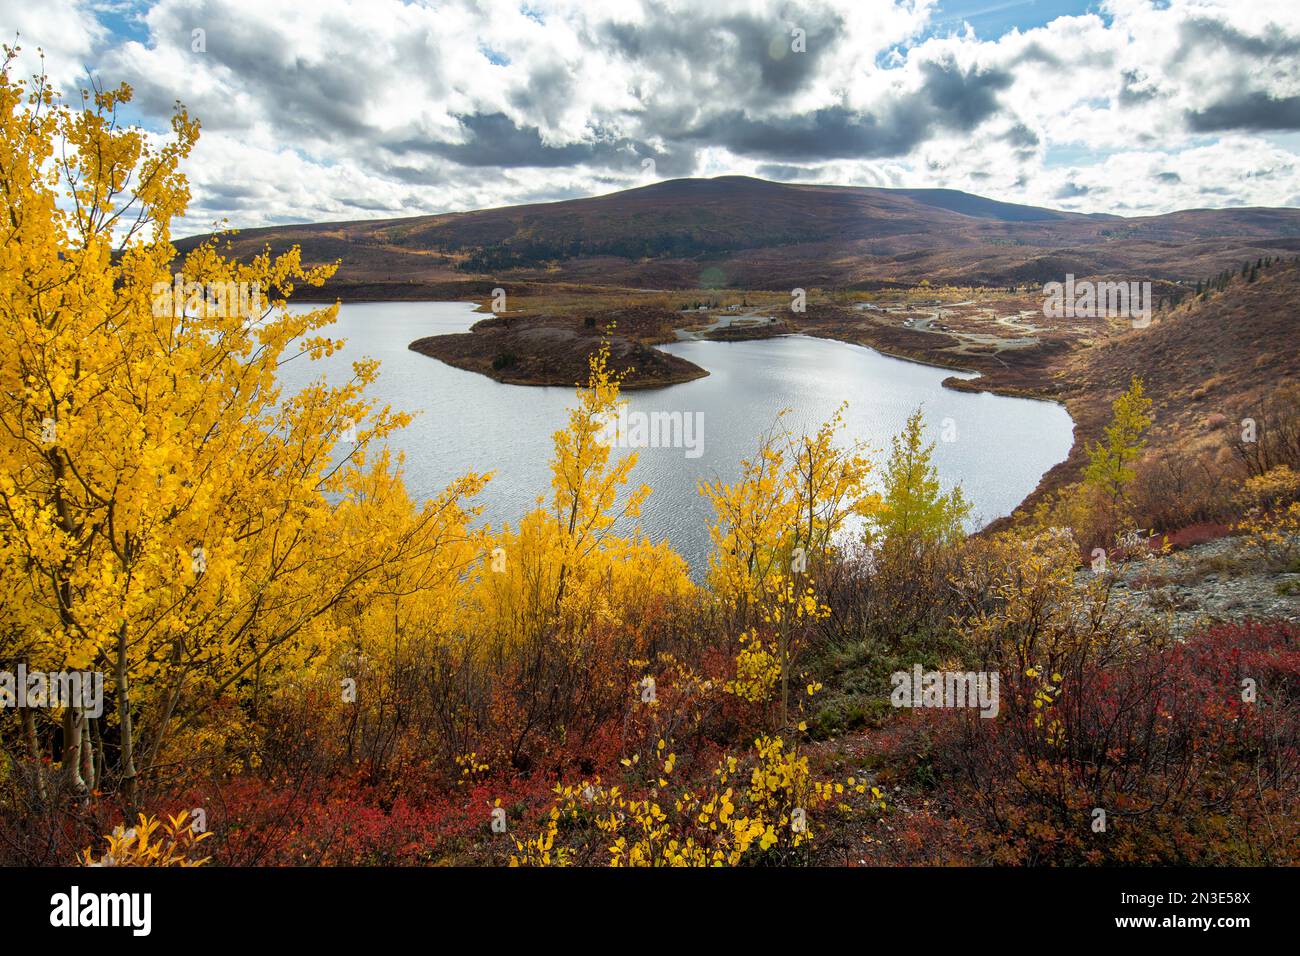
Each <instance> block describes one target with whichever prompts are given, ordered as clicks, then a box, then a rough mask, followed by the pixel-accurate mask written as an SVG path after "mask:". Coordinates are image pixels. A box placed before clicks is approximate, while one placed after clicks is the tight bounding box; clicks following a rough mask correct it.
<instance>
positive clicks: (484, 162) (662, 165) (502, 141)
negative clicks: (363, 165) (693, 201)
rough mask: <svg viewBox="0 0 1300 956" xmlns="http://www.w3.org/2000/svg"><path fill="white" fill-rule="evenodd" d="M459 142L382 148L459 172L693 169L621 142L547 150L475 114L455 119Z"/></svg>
mask: <svg viewBox="0 0 1300 956" xmlns="http://www.w3.org/2000/svg"><path fill="white" fill-rule="evenodd" d="M457 119H458V121H459V122H460V125H461V128H462V130H463V131H464V139H465V141H464V142H460V143H448V142H442V141H439V140H428V139H412V138H406V139H402V140H398V141H396V142H391V143H386V144H385V145H387V146H388V148H389V149H391V150H393V151H394V152H398V153H401V152H422V153H432V154H434V155H436V156H441V157H442V158H444V159H448V160H451V161H452V162H454V163H457V164H459V165H461V166H495V167H501V168H515V167H525V166H535V167H546V168H554V167H558V166H578V165H596V166H601V167H604V168H607V169H620V170H624V171H627V172H636V171H638V170H640V169H641V168H642V163H643V162H644V160H646V159H652V160H654V163H655V168H656V170H657V171H658V172H660V173H665V172H666V173H669V174H673V173H676V172H681V173H689V172H690V171H692V170H693V169H694V168H695V161H694V157H693V155H691V154H689V153H681V152H676V151H674V152H666V151H662V150H656V149H654V148H653V147H651V146H650V145H648V144H646V143H642V142H639V141H637V140H633V139H629V138H626V137H602V136H601V135H600V134H599V131H598V132H597V137H596V138H595V139H594V140H593V141H592V142H580V143H566V144H563V145H557V146H551V145H548V144H547V143H545V142H544V141H543V139H542V134H541V130H540V129H539V128H538V127H536V126H516V125H515V123H514V122H513V121H512V120H511V119H510V118H509V117H508V116H506V115H505V114H503V113H475V114H473V115H470V116H459V117H457Z"/></svg>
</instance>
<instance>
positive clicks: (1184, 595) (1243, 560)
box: [1081, 537, 1300, 634]
mask: <svg viewBox="0 0 1300 956" xmlns="http://www.w3.org/2000/svg"><path fill="white" fill-rule="evenodd" d="M1113 572H1114V574H1115V576H1116V581H1115V590H1114V592H1113V596H1114V598H1115V600H1117V601H1121V602H1123V603H1125V604H1127V605H1129V606H1131V607H1134V608H1136V609H1138V610H1140V611H1141V612H1143V613H1150V614H1157V615H1160V616H1162V617H1164V618H1165V619H1166V620H1167V621H1168V623H1169V625H1170V627H1171V629H1172V630H1173V632H1174V633H1175V634H1185V633H1187V632H1188V631H1189V630H1191V629H1193V628H1194V627H1196V626H1197V625H1199V624H1201V623H1204V622H1207V621H1237V620H1244V619H1246V618H1256V619H1261V620H1262V619H1266V618H1280V619H1284V620H1288V621H1300V565H1297V564H1295V563H1293V564H1292V565H1291V566H1290V567H1287V566H1285V565H1279V564H1278V563H1277V562H1271V563H1270V562H1268V561H1266V560H1265V559H1264V558H1263V557H1261V556H1260V555H1258V554H1256V553H1254V552H1253V551H1252V550H1251V549H1250V548H1249V547H1248V546H1247V545H1246V541H1245V539H1243V538H1239V537H1226V538H1220V539H1218V540H1216V541H1210V542H1207V543H1206V544H1201V545H1196V546H1194V547H1190V548H1186V549H1184V550H1181V551H1176V552H1172V553H1169V554H1163V555H1155V554H1153V555H1152V556H1151V557H1148V558H1143V559H1140V560H1132V561H1126V562H1124V563H1122V564H1118V565H1116V566H1115V567H1114V568H1113ZM1090 573H1091V572H1089V571H1084V572H1081V576H1087V575H1088V574H1090Z"/></svg>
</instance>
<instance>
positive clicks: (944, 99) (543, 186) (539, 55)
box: [0, 0, 1300, 230]
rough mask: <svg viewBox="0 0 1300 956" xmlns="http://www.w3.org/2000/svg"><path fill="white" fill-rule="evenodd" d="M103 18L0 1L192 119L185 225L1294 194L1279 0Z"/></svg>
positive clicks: (195, 7) (318, 5)
mask: <svg viewBox="0 0 1300 956" xmlns="http://www.w3.org/2000/svg"><path fill="white" fill-rule="evenodd" d="M97 10H98V11H99V12H100V13H103V12H104V9H103V8H102V7H95V6H92V5H91V4H89V3H86V2H82V3H77V2H76V0H49V2H47V3H45V4H42V5H39V6H38V5H36V4H18V3H14V2H12V0H0V11H4V12H5V13H6V22H16V23H18V24H19V26H20V28H21V29H22V30H23V34H24V42H25V43H27V42H30V44H31V45H32V46H35V45H36V44H37V43H40V44H42V45H43V46H44V47H45V48H46V50H47V53H48V59H47V66H48V69H49V70H50V72H51V75H52V76H53V77H54V78H55V79H56V81H57V82H59V83H60V84H62V85H64V86H65V87H67V86H69V85H70V84H73V83H75V81H76V79H77V75H78V73H79V72H81V63H83V62H84V63H86V64H88V65H90V66H92V67H93V68H94V69H95V70H97V71H98V72H99V74H100V75H101V77H102V79H103V80H104V81H105V82H108V83H116V82H117V81H119V80H123V79H125V80H126V81H128V82H130V83H131V84H132V86H133V87H134V88H135V89H136V91H137V100H136V106H137V108H138V109H139V110H140V114H141V115H142V116H143V117H144V118H145V121H146V122H148V123H149V124H150V125H152V126H154V127H155V128H161V126H162V125H163V122H164V121H165V118H166V116H167V114H168V112H169V111H170V108H171V104H172V103H173V101H174V100H177V99H180V100H182V101H183V102H184V103H185V104H186V106H187V107H188V108H189V109H190V111H191V113H193V114H194V115H196V116H198V117H199V118H200V119H201V120H202V122H203V127H204V138H203V139H202V140H201V142H200V145H199V147H198V148H197V149H196V151H195V154H194V156H193V159H192V162H191V164H190V166H189V169H188V172H189V174H190V176H191V180H192V182H193V185H194V195H195V202H194V206H193V209H192V211H191V215H190V217H189V218H188V219H187V220H186V222H185V223H184V229H191V230H204V229H207V228H209V227H210V225H211V223H212V222H213V221H214V220H215V219H218V218H220V217H222V216H226V217H228V218H229V220H230V221H231V223H232V224H234V225H237V226H255V225H262V224H267V223H273V222H286V221H312V220H316V221H320V220H326V219H339V218H362V217H368V216H396V215H404V214H418V213H425V212H435V211H443V210H450V209H467V208H476V207H482V206H490V205H502V204H507V203H513V202H520V201H536V200H540V199H546V198H560V197H568V196H573V195H584V194H594V193H603V192H609V191H611V190H612V189H615V188H619V187H620V186H623V185H627V186H631V185H639V184H642V183H644V182H645V181H646V180H645V177H644V175H643V172H642V169H641V162H642V160H643V159H644V158H646V157H653V158H654V159H655V162H656V167H657V172H658V174H659V175H660V176H661V177H665V178H667V177H671V176H676V175H717V174H723V173H745V174H754V175H768V176H774V177H777V178H786V179H797V178H804V179H814V180H817V181H824V182H830V181H837V182H843V183H847V184H862V185H885V184H888V185H906V186H946V187H950V188H960V189H967V190H969V191H972V192H978V193H982V194H985V195H991V196H994V197H995V198H999V199H1004V200H1011V201H1020V202H1032V203H1039V204H1045V205H1053V206H1059V207H1063V208H1072V209H1077V210H1081V211H1110V212H1125V213H1130V214H1131V213H1137V212H1163V211H1169V210H1172V209H1176V208H1182V207H1186V206H1189V205H1210V204H1214V205H1230V204H1265V205H1267V204H1280V203H1285V202H1288V201H1291V200H1293V199H1294V197H1295V196H1296V195H1298V194H1300V166H1298V164H1297V161H1296V160H1297V157H1296V155H1295V153H1294V152H1292V151H1291V150H1290V149H1289V148H1288V137H1286V136H1285V135H1281V134H1285V133H1286V132H1287V131H1288V130H1289V131H1294V130H1296V129H1300V55H1297V54H1298V53H1300V6H1297V5H1296V4H1294V3H1293V2H1291V0H1265V2H1261V3H1256V4H1252V6H1251V9H1250V15H1249V16H1248V17H1244V16H1242V15H1241V12H1240V8H1239V7H1235V6H1234V5H1229V4H1226V3H1218V2H1207V0H1174V2H1172V3H1169V4H1160V5H1156V4H1155V3H1152V2H1144V0H1107V2H1105V3H1103V5H1102V6H1101V8H1100V12H1097V13H1090V14H1086V15H1081V16H1072V17H1061V18H1058V19H1056V20H1054V21H1052V22H1051V23H1048V24H1047V25H1045V26H1042V27H1038V28H1035V29H1030V30H1025V31H1023V32H1021V31H1017V30H1012V31H1011V32H1009V33H1006V34H1005V35H1003V36H1001V37H998V38H995V39H987V40H981V39H978V38H977V37H976V36H975V35H974V33H973V32H972V31H970V30H961V31H957V32H955V33H952V34H950V35H945V36H931V37H929V38H927V39H922V37H923V36H924V35H925V31H926V28H927V25H928V24H929V23H930V22H931V20H932V18H933V16H934V10H933V4H932V3H930V2H915V3H886V2H877V3H864V2H860V0H835V2H804V3H797V4H796V3H790V2H788V0H720V2H718V3H710V4H708V5H700V4H698V3H693V2H687V0H617V2H608V3H600V4H591V3H581V2H578V0H536V2H533V3H530V4H529V5H528V6H522V5H520V4H519V3H517V2H514V0H483V2H478V3H473V2H469V0H451V2H446V3H441V4H438V5H436V6H434V5H431V4H424V3H406V4H404V3H399V2H397V0H364V2H363V0H313V2H312V3H310V4H303V3H300V2H298V3H288V2H284V0H159V2H157V3H154V4H153V5H152V6H150V7H149V8H148V9H147V10H146V11H145V12H144V13H143V15H142V16H141V17H140V26H141V28H142V32H141V34H140V38H138V39H131V38H129V37H124V36H121V35H120V34H119V35H115V34H113V33H111V32H110V31H109V30H108V29H107V28H105V27H104V26H102V25H101V23H100V20H99V19H97V16H96V11H97ZM118 19H120V12H119V14H118V17H114V18H110V17H104V22H105V23H113V24H114V25H116V23H117V20H118ZM795 28H798V29H799V30H802V31H803V33H804V36H805V37H806V41H805V42H806V45H807V52H804V53H798V52H794V51H793V50H791V49H789V48H788V46H789V43H790V42H791V36H792V33H791V31H792V30H794V29H795ZM195 29H201V30H203V31H205V36H204V39H205V43H206V50H205V51H204V52H195V51H194V50H193V49H192V37H193V31H194V30H195ZM1291 139H1292V140H1293V139H1294V138H1293V137H1292V138H1291ZM1062 157H1066V160H1068V161H1066V160H1063V159H1062ZM1120 186H1123V189H1122V190H1121V189H1119V188H1118V187H1120ZM1210 190H1217V191H1215V192H1211V191H1210Z"/></svg>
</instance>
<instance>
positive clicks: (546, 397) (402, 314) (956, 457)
mask: <svg viewBox="0 0 1300 956" xmlns="http://www.w3.org/2000/svg"><path fill="white" fill-rule="evenodd" d="M304 308H305V307H304ZM474 308H475V307H474V305H473V304H471V303H463V302H383V303H354V304H351V305H344V306H342V307H341V309H340V311H339V320H338V322H337V324H336V325H334V326H333V327H332V328H328V329H325V330H323V332H324V334H327V335H330V336H331V337H334V338H345V339H346V340H347V345H346V347H345V348H343V349H341V350H340V351H338V352H336V353H335V354H334V355H333V356H331V357H330V358H328V359H325V360H322V361H320V362H315V363H312V362H308V361H306V360H305V358H303V359H298V360H296V361H294V362H291V363H289V364H287V365H286V366H285V367H284V369H283V370H282V371H281V380H282V382H283V383H284V385H285V387H286V389H292V388H294V387H296V386H301V385H302V384H305V383H306V381H308V380H309V379H311V378H313V377H316V376H319V375H320V374H322V373H323V374H325V375H326V376H327V377H328V378H329V380H330V381H331V382H336V383H342V382H343V381H346V380H347V379H348V378H349V377H350V376H351V362H352V361H353V360H355V359H357V358H360V357H362V356H368V357H371V358H376V359H379V360H380V361H381V363H382V364H381V367H380V374H379V380H378V382H377V383H376V384H375V386H374V387H373V388H372V390H371V395H372V396H373V397H374V398H375V399H377V400H378V401H379V402H380V403H381V404H382V403H387V404H389V405H392V406H393V407H394V408H395V409H401V410H403V411H407V412H410V413H412V414H413V415H415V420H414V421H413V422H412V423H411V424H410V425H409V426H407V427H406V428H405V429H403V430H402V431H400V432H399V433H397V435H396V436H395V437H394V438H393V439H391V440H390V442H391V444H392V445H393V447H394V449H395V450H399V451H401V452H403V453H405V456H406V465H405V481H406V486H407V489H408V491H409V492H410V494H411V496H412V497H413V498H414V499H416V500H417V501H420V500H423V499H425V498H428V497H431V496H432V495H434V494H436V493H437V492H438V491H440V490H441V489H442V488H443V487H445V486H446V485H447V484H448V483H449V482H451V481H452V480H453V479H455V478H456V477H457V476H459V475H462V474H464V473H465V472H467V471H479V472H486V471H489V470H495V472H496V475H495V477H494V478H493V480H492V481H491V482H490V483H489V485H488V486H487V488H486V489H485V490H484V491H483V493H482V494H481V495H480V496H479V499H478V501H479V503H480V504H482V505H484V513H483V517H484V520H486V521H487V522H488V523H490V524H492V525H494V526H499V525H500V524H501V523H503V522H510V523H514V522H516V521H518V519H519V518H520V517H521V516H522V515H523V514H524V513H525V512H527V511H528V510H529V509H530V508H532V507H533V506H534V503H535V501H536V498H537V496H538V495H545V496H547V498H548V499H549V496H550V471H549V468H548V465H547V461H548V459H549V458H550V454H551V436H552V434H553V433H554V432H555V431H556V430H557V429H559V428H561V427H563V425H564V424H565V420H566V418H565V411H566V409H567V408H568V407H569V406H570V405H571V404H572V403H573V402H574V401H575V396H574V390H573V389H571V388H558V387H556V388H539V387H534V386H519V385H502V384H500V383H498V382H494V381H492V380H491V379H489V378H487V377H485V376H482V375H478V374H476V373H473V372H465V371H462V370H460V369H455V368H452V367H450V366H448V365H444V364H443V363H442V362H439V361H438V360H436V359H432V358H429V357H427V356H424V355H419V354H417V353H415V352H412V351H410V350H409V349H408V348H407V346H408V345H409V344H410V343H411V342H412V341H414V340H415V339H417V338H421V337H422V336H426V335H438V334H442V333H446V332H458V331H464V330H466V329H468V328H469V327H470V326H471V325H473V324H474V322H476V321H477V320H478V319H480V318H482V317H483V316H482V314H480V313H475V312H474ZM663 348H664V350H665V351H668V352H672V353H673V354H675V355H680V356H682V357H683V358H686V359H689V360H690V361H692V362H694V363H695V364H697V365H699V366H701V367H703V368H706V369H708V370H709V372H710V374H709V376H708V377H707V378H702V379H698V380H696V381H693V382H687V383H684V384H681V385H673V386H670V387H668V388H663V389H654V390H650V391H633V392H627V393H625V397H626V398H627V399H628V402H629V405H628V408H629V412H644V413H652V412H682V413H695V412H699V413H702V419H697V420H702V423H703V441H702V444H701V446H700V449H699V451H700V454H699V455H698V457H688V454H690V455H694V454H695V452H692V451H690V449H683V448H642V449H640V450H639V457H638V461H637V465H636V467H635V469H633V473H632V475H633V481H634V482H637V483H642V482H643V483H646V484H649V485H650V486H651V487H652V488H653V489H654V491H653V493H652V494H651V495H650V497H649V499H648V501H647V502H646V505H645V507H644V509H643V511H642V515H641V519H640V523H641V526H642V528H643V530H644V531H645V532H646V533H647V534H648V535H649V536H650V537H651V538H652V539H653V540H656V541H658V540H660V539H661V538H663V537H665V536H666V537H667V538H668V540H669V541H670V542H671V543H672V545H673V547H674V548H675V549H676V550H677V551H678V552H679V553H680V554H682V555H683V556H684V557H685V558H686V559H687V560H688V561H689V562H690V564H691V567H692V569H693V571H694V572H695V573H697V574H698V573H699V572H700V571H702V570H703V569H704V568H705V566H706V562H707V555H708V549H709V538H708V530H707V522H708V520H709V519H710V517H711V516H712V509H711V508H710V507H709V506H708V503H707V502H706V501H705V500H704V499H702V498H701V497H700V496H699V495H698V494H697V491H696V489H697V487H698V485H699V483H700V482H701V481H706V480H713V479H715V478H722V479H723V480H724V481H733V480H734V479H735V478H736V477H737V476H738V474H739V470H740V461H741V459H742V458H745V457H748V456H750V455H752V454H753V453H754V451H755V449H756V448H757V444H758V441H759V438H760V436H761V435H762V434H763V433H764V432H766V431H767V430H768V429H770V428H771V426H772V424H773V423H774V422H775V420H776V416H777V414H778V412H780V410H781V409H783V408H790V409H791V412H790V413H789V414H788V415H787V417H786V420H787V421H788V422H789V423H790V424H791V427H792V428H794V429H796V430H800V429H806V430H808V431H812V430H815V429H816V427H817V426H818V425H819V424H820V423H821V422H823V421H824V420H826V419H827V418H828V417H829V416H830V415H832V414H833V413H834V411H835V409H836V407H837V406H838V405H839V404H840V402H841V401H844V400H846V399H847V400H848V403H849V407H848V412H847V414H846V416H845V422H846V425H847V430H846V434H849V435H851V436H852V437H854V438H859V439H862V440H864V441H866V442H867V443H868V444H869V445H870V446H871V447H872V448H874V449H877V450H878V452H879V454H878V456H877V457H878V459H879V460H880V461H881V462H882V463H883V461H884V459H885V455H886V453H887V451H888V448H889V439H890V436H892V435H894V434H896V433H897V432H898V431H899V429H900V428H901V427H902V426H903V423H904V422H905V420H906V419H907V416H908V415H909V414H910V412H911V411H912V410H913V409H914V408H916V407H917V406H918V405H922V406H923V408H924V415H925V421H926V426H927V433H928V437H929V438H930V439H932V440H934V441H936V447H935V453H934V462H935V465H936V467H937V468H938V470H939V475H940V477H941V479H942V481H943V483H944V485H945V486H946V487H950V486H952V485H953V484H956V483H960V484H961V487H962V489H963V491H964V492H965V494H966V496H967V497H968V498H969V499H970V500H971V501H972V502H973V503H974V509H973V511H972V515H971V519H970V522H969V524H970V527H971V529H972V530H973V529H975V528H977V527H979V526H982V525H984V524H986V523H988V522H989V521H991V520H993V519H994V518H998V517H1000V516H1002V515H1005V514H1008V513H1010V512H1011V511H1012V510H1013V509H1014V508H1015V507H1016V505H1017V504H1019V503H1020V502H1021V501H1022V500H1023V499H1024V498H1025V497H1026V496H1027V495H1028V494H1029V493H1030V492H1031V491H1033V489H1034V487H1035V485H1037V484H1038V480H1039V478H1041V477H1042V475H1043V473H1044V472H1045V471H1047V470H1048V469H1049V468H1050V467H1052V466H1053V465H1055V464H1056V463H1057V462H1059V461H1062V460H1063V459H1064V458H1065V457H1066V455H1067V454H1068V452H1069V450H1070V444H1071V442H1072V436H1073V423H1072V422H1071V420H1070V417H1069V415H1068V414H1066V412H1065V409H1064V408H1062V407H1061V406H1059V405H1056V404H1053V403H1050V402H1039V401H1032V400H1029V399H1022V398H1005V397H1002V396H996V395H991V394H988V393H982V394H970V393H966V392H955V391H952V390H950V389H945V388H943V387H942V386H941V384H940V383H941V382H942V381H943V380H944V379H945V378H947V377H949V376H950V375H953V374H954V373H953V372H951V371H950V370H946V369H939V368H932V367H930V366H927V365H919V364H916V363H914V362H905V361H902V360H899V359H895V358H890V357H888V356H884V355H881V354H880V353H878V352H875V351H873V350H871V349H868V348H864V347H861V346H857V345H847V344H844V343H840V342H833V341H829V340H824V339H814V338H808V337H805V336H789V337H784V338H776V339H767V340H761V341H752V342H706V341H688V342H676V343H673V344H671V345H666V346H663ZM958 376H959V377H963V378H969V377H974V376H972V375H967V374H964V373H958ZM945 434H946V436H947V437H949V438H952V439H953V440H951V441H945V440H943V438H944V437H945Z"/></svg>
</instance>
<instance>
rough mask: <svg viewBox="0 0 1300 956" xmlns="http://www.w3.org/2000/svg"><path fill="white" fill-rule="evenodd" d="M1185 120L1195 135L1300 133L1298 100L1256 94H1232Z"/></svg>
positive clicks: (1190, 111)
mask: <svg viewBox="0 0 1300 956" xmlns="http://www.w3.org/2000/svg"><path fill="white" fill-rule="evenodd" d="M1184 119H1185V120H1186V122H1187V126H1188V128H1189V129H1191V130H1192V131H1193V132H1197V133H1215V132H1222V131H1224V130H1234V129H1247V130H1294V129H1300V96H1283V97H1276V96H1272V95H1271V94H1268V93H1264V92H1261V91H1259V90H1255V91H1252V92H1249V93H1234V94H1232V95H1230V96H1226V97H1224V98H1223V99H1221V100H1219V101H1218V102H1215V103H1211V104H1210V105H1209V106H1207V107H1205V109H1202V110H1188V111H1187V112H1186V113H1185V114H1184Z"/></svg>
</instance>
